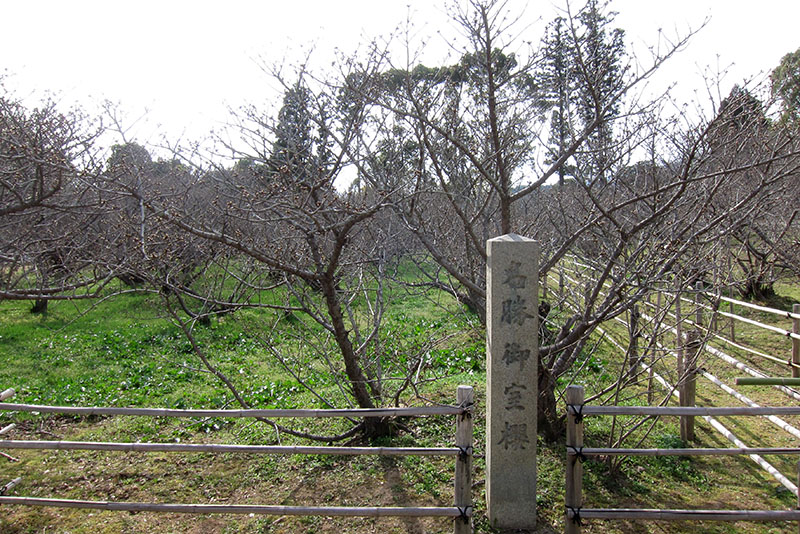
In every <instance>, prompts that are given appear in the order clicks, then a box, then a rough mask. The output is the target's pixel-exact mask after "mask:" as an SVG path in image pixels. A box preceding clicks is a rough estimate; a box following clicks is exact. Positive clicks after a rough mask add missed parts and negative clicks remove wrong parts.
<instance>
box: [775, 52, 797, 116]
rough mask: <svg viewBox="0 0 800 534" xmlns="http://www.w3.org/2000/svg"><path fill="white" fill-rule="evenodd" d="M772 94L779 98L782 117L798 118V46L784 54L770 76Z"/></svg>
mask: <svg viewBox="0 0 800 534" xmlns="http://www.w3.org/2000/svg"><path fill="white" fill-rule="evenodd" d="M770 78H771V80H772V94H773V95H774V96H776V97H778V98H779V99H780V100H781V104H782V106H783V114H782V119H783V120H784V121H797V120H799V119H800V48H798V49H797V50H795V51H794V52H791V53H789V54H786V55H785V56H783V58H782V59H781V62H780V64H779V65H778V66H777V67H775V70H773V71H772V75H771V76H770Z"/></svg>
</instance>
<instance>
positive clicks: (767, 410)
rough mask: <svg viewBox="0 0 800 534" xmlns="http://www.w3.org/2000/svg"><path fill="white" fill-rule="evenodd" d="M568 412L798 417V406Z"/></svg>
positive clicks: (570, 407)
mask: <svg viewBox="0 0 800 534" xmlns="http://www.w3.org/2000/svg"><path fill="white" fill-rule="evenodd" d="M567 409H568V411H569V412H572V413H576V414H578V415H711V416H723V415H800V406H760V407H738V406H726V407H702V406H591V405H584V406H583V407H582V408H581V407H577V408H576V407H575V406H573V405H570V404H568V405H567Z"/></svg>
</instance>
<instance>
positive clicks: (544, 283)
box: [539, 273, 549, 300]
mask: <svg viewBox="0 0 800 534" xmlns="http://www.w3.org/2000/svg"><path fill="white" fill-rule="evenodd" d="M548 276H549V275H548V274H547V273H544V276H542V278H541V280H540V281H539V284H540V285H541V286H542V300H547V277H548Z"/></svg>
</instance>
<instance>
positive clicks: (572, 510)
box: [564, 386, 584, 534]
mask: <svg viewBox="0 0 800 534" xmlns="http://www.w3.org/2000/svg"><path fill="white" fill-rule="evenodd" d="M583 399H584V393H583V386H567V477H566V487H565V492H564V493H565V504H566V507H565V512H564V513H565V515H566V516H565V521H564V523H565V525H566V529H565V532H566V534H580V532H581V525H580V521H579V520H580V515H576V514H580V510H581V506H583V464H582V463H581V461H582V460H581V457H580V455H579V454H578V452H580V450H581V449H582V448H583V417H582V416H579V415H578V414H576V413H575V410H576V409H577V410H582V409H583Z"/></svg>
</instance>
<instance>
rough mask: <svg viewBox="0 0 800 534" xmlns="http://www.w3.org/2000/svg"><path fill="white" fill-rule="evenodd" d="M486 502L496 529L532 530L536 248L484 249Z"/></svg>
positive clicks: (501, 241)
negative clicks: (485, 254) (485, 261)
mask: <svg viewBox="0 0 800 534" xmlns="http://www.w3.org/2000/svg"><path fill="white" fill-rule="evenodd" d="M486 252H487V256H488V258H487V267H486V308H487V309H486V357H487V360H488V361H487V365H486V369H487V382H488V383H487V407H486V412H487V418H488V421H487V424H486V427H487V428H486V501H487V503H486V504H487V509H488V513H489V522H490V524H491V525H492V526H493V527H495V528H498V529H533V528H535V526H536V405H537V398H538V393H539V392H538V361H539V345H538V331H539V314H538V307H539V306H538V281H539V280H538V278H539V276H538V270H539V244H538V243H537V242H536V241H533V240H531V239H528V238H525V237H521V236H518V235H516V234H507V235H504V236H500V237H497V238H495V239H490V240H489V241H487V244H486Z"/></svg>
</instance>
